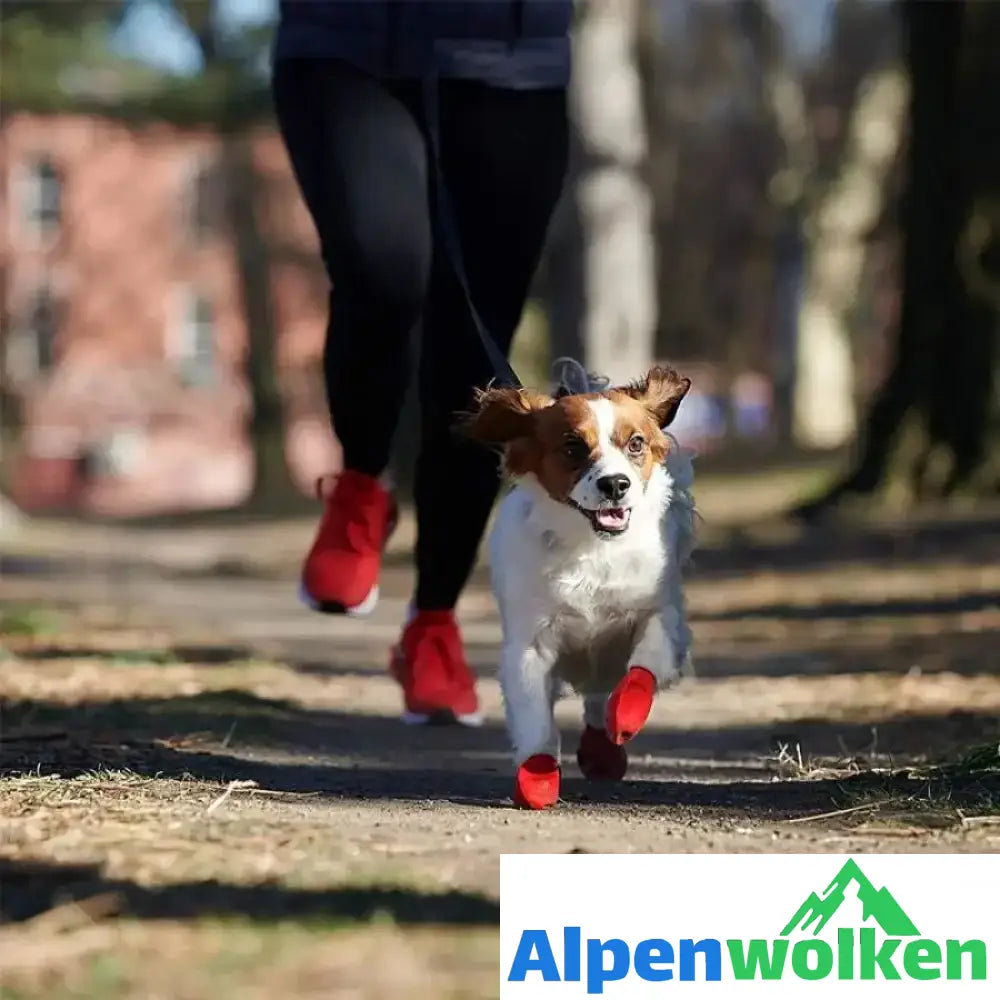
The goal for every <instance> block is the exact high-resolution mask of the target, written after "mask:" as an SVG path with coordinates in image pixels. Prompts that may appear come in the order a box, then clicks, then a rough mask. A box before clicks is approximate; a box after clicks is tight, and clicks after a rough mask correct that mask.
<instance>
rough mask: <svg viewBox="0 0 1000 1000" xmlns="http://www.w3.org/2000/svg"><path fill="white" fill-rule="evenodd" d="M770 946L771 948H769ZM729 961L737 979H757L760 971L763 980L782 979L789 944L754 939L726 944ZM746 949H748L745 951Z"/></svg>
mask: <svg viewBox="0 0 1000 1000" xmlns="http://www.w3.org/2000/svg"><path fill="white" fill-rule="evenodd" d="M769 946H770V947H769ZM726 947H727V948H728V949H729V960H730V962H731V963H732V966H733V976H734V977H735V978H736V979H756V978H757V977H758V971H759V973H760V978H761V979H780V978H781V972H782V970H783V969H784V967H785V957H786V956H787V955H788V942H787V941H785V940H784V939H782V940H780V941H765V940H764V939H763V938H753V939H752V940H750V941H735V940H730V941H727V942H726ZM744 948H745V949H746V950H745V951H744Z"/></svg>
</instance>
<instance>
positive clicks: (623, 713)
mask: <svg viewBox="0 0 1000 1000" xmlns="http://www.w3.org/2000/svg"><path fill="white" fill-rule="evenodd" d="M655 693H656V678H655V677H654V676H653V675H652V674H651V673H650V672H649V671H648V670H647V669H646V668H645V667H629V671H628V673H627V674H626V675H625V676H624V677H623V678H622V679H621V680H620V681H619V682H618V684H617V685H616V687H615V689H614V691H612V692H611V697H610V698H609V699H608V708H607V714H606V715H605V723H606V725H607V728H608V736H609V737H610V739H611V742H612V743H617V744H619V745H621V744H622V743H628V741H629V740H630V739H632V737H633V736H635V734H636V733H637V732H639V730H640V729H642V727H643V726H644V725H645V724H646V719H648V718H649V712H650V710H651V709H652V707H653V695H654V694H655Z"/></svg>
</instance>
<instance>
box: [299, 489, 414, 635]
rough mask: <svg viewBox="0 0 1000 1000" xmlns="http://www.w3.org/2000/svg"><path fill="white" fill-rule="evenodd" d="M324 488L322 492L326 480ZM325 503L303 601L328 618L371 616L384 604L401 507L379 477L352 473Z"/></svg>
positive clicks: (304, 570) (309, 560)
mask: <svg viewBox="0 0 1000 1000" xmlns="http://www.w3.org/2000/svg"><path fill="white" fill-rule="evenodd" d="M318 486H319V491H320V492H321V493H322V490H323V486H324V481H323V480H320V483H319V484H318ZM323 499H324V503H325V509H324V511H323V518H322V520H321V521H320V525H319V531H318V532H317V534H316V540H315V541H314V542H313V545H312V548H311V549H310V550H309V554H308V555H307V556H306V561H305V565H304V566H303V568H302V586H301V595H302V599H303V601H304V602H305V603H306V604H308V605H309V606H310V607H311V608H313V609H314V610H316V611H324V612H326V613H327V614H349V615H364V614H368V612H370V611H372V610H373V609H374V607H375V604H376V603H377V602H378V575H379V570H380V569H381V567H382V549H383V548H384V547H385V543H386V542H387V541H388V540H389V536H390V535H391V534H392V531H393V528H395V526H396V503H395V501H394V500H393V498H392V494H390V493H389V491H388V490H386V488H385V487H384V486H383V485H382V484H381V483H380V482H379V481H378V480H377V479H376V478H375V477H374V476H367V475H365V474H364V473H362V472H354V471H353V470H351V469H345V470H344V471H343V472H342V473H341V474H340V475H339V476H338V477H337V479H336V482H335V483H334V485H333V488H332V490H330V491H329V493H328V494H327V495H325V496H324V497H323Z"/></svg>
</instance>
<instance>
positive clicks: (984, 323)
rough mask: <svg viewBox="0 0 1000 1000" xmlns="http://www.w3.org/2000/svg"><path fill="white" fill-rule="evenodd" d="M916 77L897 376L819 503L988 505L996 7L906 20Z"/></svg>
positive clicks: (920, 7)
mask: <svg viewBox="0 0 1000 1000" xmlns="http://www.w3.org/2000/svg"><path fill="white" fill-rule="evenodd" d="M905 14H906V38H907V50H908V51H907V57H908V63H909V68H910V74H911V87H912V93H911V99H910V143H909V162H908V185H907V197H906V202H905V215H904V233H905V249H904V260H903V307H902V315H901V317H900V327H899V335H898V340H897V345H896V356H895V361H894V365H893V369H892V371H891V373H890V375H889V377H888V379H887V380H886V383H885V385H884V386H883V388H882V390H881V391H880V393H879V394H878V396H877V397H876V399H875V401H874V404H873V406H872V409H871V412H870V413H869V415H868V419H867V423H866V426H865V434H864V439H863V447H862V449H861V454H860V457H859V460H858V463H857V465H856V466H855V468H854V469H853V470H852V472H851V473H850V474H849V475H848V476H847V477H846V478H845V479H844V480H842V481H841V482H839V483H838V484H836V486H834V488H833V489H832V490H830V491H829V492H828V493H827V494H825V495H824V496H823V497H821V498H820V499H819V500H817V501H815V502H813V503H810V504H807V505H806V506H805V507H803V508H801V509H800V510H801V512H802V513H803V514H806V515H811V514H815V513H818V512H821V511H823V510H824V509H826V508H827V507H829V506H830V505H831V504H833V503H836V502H837V501H839V500H841V499H842V498H844V497H845V496H848V495H851V494H868V493H873V492H875V491H876V490H878V489H879V488H880V487H882V486H884V485H886V484H890V485H892V486H893V487H895V488H896V492H897V495H898V497H899V498H900V499H905V500H909V501H913V500H919V499H923V498H932V497H937V498H941V497H946V496H949V495H951V494H952V493H954V492H955V491H956V490H959V489H971V490H975V491H978V492H983V491H985V492H994V491H995V490H996V487H997V481H996V478H995V476H996V473H995V471H994V470H990V469H989V468H988V462H989V461H990V454H991V448H990V444H991V442H993V441H994V440H995V437H996V433H997V430H996V416H997V414H996V405H997V386H996V366H997V320H998V311H1000V284H998V278H997V272H998V271H1000V266H998V261H997V259H996V257H997V254H998V251H1000V218H998V217H997V216H996V215H995V214H994V215H993V217H992V218H991V217H990V216H991V213H990V212H989V211H988V210H987V209H986V206H988V205H989V204H990V203H991V202H992V204H994V205H995V204H996V203H997V197H998V195H1000V178H998V175H1000V114H998V112H997V110H996V101H995V95H996V92H997V88H998V86H1000V67H998V66H997V60H996V57H995V53H996V47H997V45H998V44H1000V16H998V14H1000V12H998V11H997V10H996V7H995V5H993V4H965V3H961V2H954V3H923V2H920V0H909V2H908V3H907V4H906V7H905Z"/></svg>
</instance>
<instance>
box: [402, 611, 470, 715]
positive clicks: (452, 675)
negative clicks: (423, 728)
mask: <svg viewBox="0 0 1000 1000" xmlns="http://www.w3.org/2000/svg"><path fill="white" fill-rule="evenodd" d="M389 672H390V673H391V674H392V676H393V677H395V678H396V680H397V681H398V682H399V684H400V687H402V689H403V701H404V704H405V711H404V712H403V721H404V722H405V723H406V724H407V725H411V726H414V725H426V724H427V723H445V724H447V723H453V722H458V723H461V724H462V725H463V726H478V725H479V724H480V723H481V722H482V716H481V715H480V714H479V700H478V698H477V697H476V681H475V677H474V676H473V674H472V671H471V670H470V669H469V664H468V662H467V661H466V659H465V649H464V648H463V646H462V634H461V632H460V631H459V628H458V622H457V621H456V620H455V614H454V612H452V611H418V612H417V613H416V615H415V616H414V617H413V620H412V621H411V622H410V623H409V624H408V625H407V626H406V627H405V628H404V629H403V634H402V636H401V637H400V640H399V643H398V644H397V645H396V646H395V647H394V648H393V650H392V653H391V656H390V661H389Z"/></svg>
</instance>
